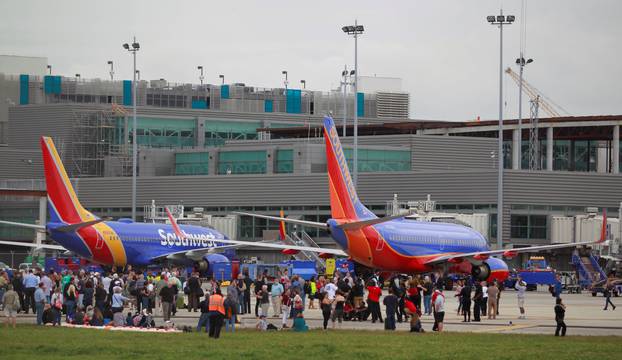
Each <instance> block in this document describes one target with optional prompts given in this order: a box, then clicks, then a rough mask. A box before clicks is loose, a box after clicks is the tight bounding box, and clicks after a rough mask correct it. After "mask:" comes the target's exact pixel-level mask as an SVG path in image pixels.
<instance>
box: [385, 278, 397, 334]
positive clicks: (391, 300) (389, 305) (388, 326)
mask: <svg viewBox="0 0 622 360" xmlns="http://www.w3.org/2000/svg"><path fill="white" fill-rule="evenodd" d="M382 303H383V304H384V306H385V316H386V317H385V325H384V329H385V330H395V314H396V312H397V306H398V298H397V296H395V294H394V290H393V288H389V295H387V296H385V297H384V299H383V300H382Z"/></svg>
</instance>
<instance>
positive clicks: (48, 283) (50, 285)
mask: <svg viewBox="0 0 622 360" xmlns="http://www.w3.org/2000/svg"><path fill="white" fill-rule="evenodd" d="M53 272H54V271H52V272H50V275H53ZM42 274H43V276H42V277H41V282H42V283H43V291H44V292H45V296H46V299H45V300H46V302H47V303H48V304H49V303H50V299H51V298H52V291H54V282H53V281H52V279H50V277H49V276H47V275H46V274H45V273H43V272H42Z"/></svg>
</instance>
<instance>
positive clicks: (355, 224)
mask: <svg viewBox="0 0 622 360" xmlns="http://www.w3.org/2000/svg"><path fill="white" fill-rule="evenodd" d="M233 214H236V215H244V216H253V217H257V218H261V219H267V220H273V221H280V222H288V223H292V224H296V225H303V226H309V227H315V228H320V229H326V228H328V225H327V224H326V223H321V222H315V221H308V220H298V219H291V218H286V217H282V216H281V217H279V216H270V215H261V214H253V213H246V212H239V211H234V212H233ZM404 216H405V215H397V216H386V217H382V218H374V219H368V220H361V221H348V222H344V223H343V224H340V225H338V226H337V227H338V228H341V229H343V230H354V229H361V228H364V227H366V226H371V225H375V224H380V223H383V222H387V221H391V220H395V219H400V218H403V217H404Z"/></svg>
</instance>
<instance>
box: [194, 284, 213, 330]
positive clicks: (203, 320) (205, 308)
mask: <svg viewBox="0 0 622 360" xmlns="http://www.w3.org/2000/svg"><path fill="white" fill-rule="evenodd" d="M199 310H200V311H201V317H199V323H198V324H197V332H199V331H201V329H202V328H203V327H205V332H209V317H210V312H209V293H207V292H206V293H205V299H203V301H201V302H199Z"/></svg>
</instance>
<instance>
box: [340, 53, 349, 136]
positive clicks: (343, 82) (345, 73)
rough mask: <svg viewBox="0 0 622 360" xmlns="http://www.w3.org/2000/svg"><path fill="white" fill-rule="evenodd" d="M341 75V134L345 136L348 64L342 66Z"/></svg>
mask: <svg viewBox="0 0 622 360" xmlns="http://www.w3.org/2000/svg"><path fill="white" fill-rule="evenodd" d="M341 76H342V77H343V80H341V88H342V89H343V133H342V135H341V136H343V137H345V136H346V124H347V120H346V119H347V117H348V99H347V96H348V66H347V65H344V66H343V71H342V72H341Z"/></svg>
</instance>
